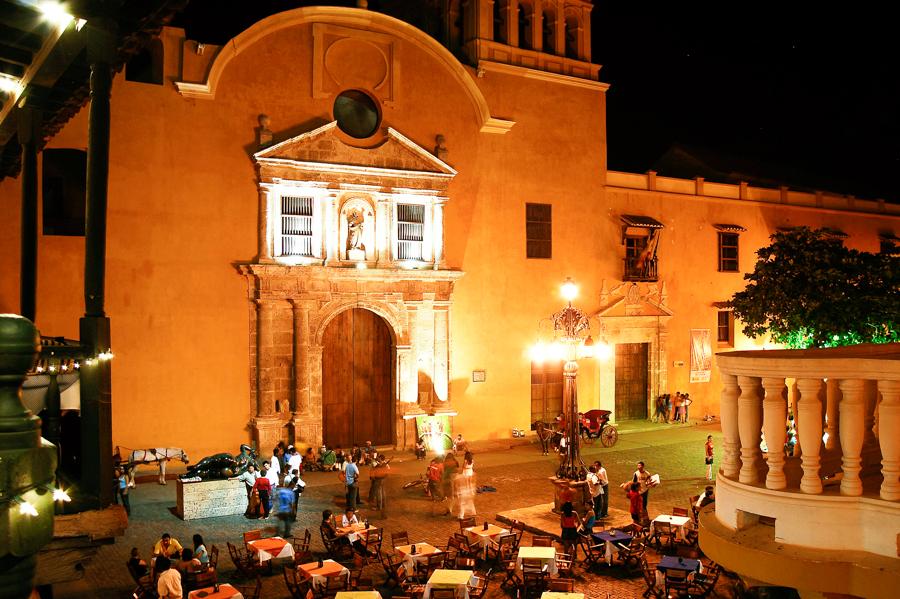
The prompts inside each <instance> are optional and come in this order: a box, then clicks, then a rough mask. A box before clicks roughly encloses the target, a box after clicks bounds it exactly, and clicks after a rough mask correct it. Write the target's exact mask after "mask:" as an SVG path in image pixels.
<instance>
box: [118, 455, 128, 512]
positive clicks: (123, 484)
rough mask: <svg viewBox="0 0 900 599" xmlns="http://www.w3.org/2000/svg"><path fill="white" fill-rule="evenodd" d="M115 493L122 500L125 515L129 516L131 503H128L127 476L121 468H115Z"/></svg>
mask: <svg viewBox="0 0 900 599" xmlns="http://www.w3.org/2000/svg"><path fill="white" fill-rule="evenodd" d="M116 493H117V494H118V495H119V497H121V498H122V506H123V507H124V508H125V513H126V514H128V515H129V516H130V515H131V503H129V501H128V475H127V474H126V473H125V471H124V470H123V469H122V468H119V467H117V468H116Z"/></svg>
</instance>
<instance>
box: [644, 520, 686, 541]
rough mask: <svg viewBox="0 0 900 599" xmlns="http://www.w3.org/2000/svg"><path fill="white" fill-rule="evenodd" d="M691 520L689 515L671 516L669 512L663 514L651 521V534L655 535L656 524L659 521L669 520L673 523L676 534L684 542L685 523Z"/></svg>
mask: <svg viewBox="0 0 900 599" xmlns="http://www.w3.org/2000/svg"><path fill="white" fill-rule="evenodd" d="M689 521H690V518H689V517H687V516H671V515H669V514H661V515H659V516H657V517H656V518H654V519H653V522H651V523H650V534H651V535H653V533H654V528H655V526H654V525H655V524H656V523H657V522H668V523H669V524H671V525H672V528H673V530H674V531H675V535H676V536H677V537H678V540H679V541H682V542H684V540H685V536H684V525H685V524H687V523H688V522H689Z"/></svg>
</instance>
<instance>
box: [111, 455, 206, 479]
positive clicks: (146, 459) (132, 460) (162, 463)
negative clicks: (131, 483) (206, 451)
mask: <svg viewBox="0 0 900 599" xmlns="http://www.w3.org/2000/svg"><path fill="white" fill-rule="evenodd" d="M116 453H119V448H118V447H116ZM119 455H121V453H119ZM172 459H178V460H181V461H182V462H184V463H185V464H187V463H188V462H189V461H190V460H188V456H187V454H186V453H185V452H184V450H183V449H181V448H180V447H154V448H150V449H135V450H133V451H132V452H131V453H129V454H128V459H127V460H125V464H124V467H125V471H126V472H127V473H128V478H129V480H134V471H135V470H136V469H137V467H138V466H140V465H143V464H154V463H155V464H157V465H158V466H159V484H161V485H164V484H166V463H168V461H169V460H172Z"/></svg>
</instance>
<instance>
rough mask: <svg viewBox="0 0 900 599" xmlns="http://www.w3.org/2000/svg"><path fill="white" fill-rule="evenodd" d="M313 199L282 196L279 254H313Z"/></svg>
mask: <svg viewBox="0 0 900 599" xmlns="http://www.w3.org/2000/svg"><path fill="white" fill-rule="evenodd" d="M312 239H313V199H312V198H311V197H299V196H282V198H281V255H282V256H312V255H313V242H312Z"/></svg>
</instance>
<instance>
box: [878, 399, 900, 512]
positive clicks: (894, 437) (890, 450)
mask: <svg viewBox="0 0 900 599" xmlns="http://www.w3.org/2000/svg"><path fill="white" fill-rule="evenodd" d="M878 390H879V391H880V392H881V404H879V406H878V442H879V444H880V445H881V473H882V474H883V475H884V482H882V483H881V498H882V499H886V500H888V501H896V500H898V499H900V483H898V477H900V381H878Z"/></svg>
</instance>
